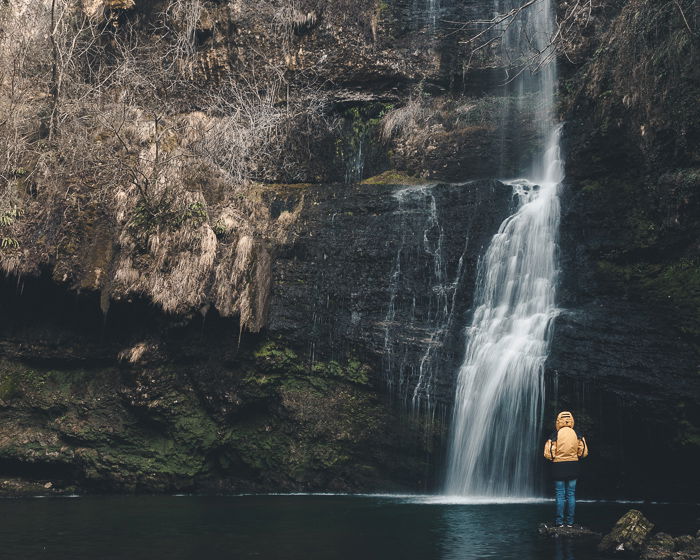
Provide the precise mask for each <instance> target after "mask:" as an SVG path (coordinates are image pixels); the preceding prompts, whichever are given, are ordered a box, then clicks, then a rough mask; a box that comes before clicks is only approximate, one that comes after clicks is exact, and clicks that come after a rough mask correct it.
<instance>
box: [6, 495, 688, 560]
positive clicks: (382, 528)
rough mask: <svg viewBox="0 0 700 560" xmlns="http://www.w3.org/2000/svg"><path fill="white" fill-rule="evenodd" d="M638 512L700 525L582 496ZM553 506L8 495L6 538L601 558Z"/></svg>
mask: <svg viewBox="0 0 700 560" xmlns="http://www.w3.org/2000/svg"><path fill="white" fill-rule="evenodd" d="M474 502H477V503H474ZM631 507H636V508H639V509H641V510H642V511H643V512H644V513H645V514H646V515H647V516H649V517H650V518H651V519H652V520H653V521H655V522H656V523H657V525H658V526H659V530H662V529H665V530H668V531H670V532H672V533H676V534H680V533H681V532H686V533H689V532H691V531H692V532H693V533H694V532H695V530H696V529H697V528H696V527H693V525H694V524H695V523H696V519H697V518H698V515H700V508H699V507H698V506H672V505H644V504H629V503H627V504H621V503H581V504H579V516H578V517H579V520H580V521H581V522H583V523H585V524H587V525H589V526H591V527H592V528H594V529H598V530H601V531H603V530H607V529H609V528H610V527H611V525H612V524H613V522H614V521H615V520H616V519H617V518H618V517H620V516H621V515H622V514H623V513H625V512H626V511H627V510H628V509H630V508H631ZM552 508H553V504H552V503H550V502H533V501H523V502H521V503H511V504H508V503H478V500H465V499H459V498H455V499H443V498H435V497H411V496H403V497H402V496H346V495H262V496H224V497H205V496H181V497H176V496H138V497H134V496H130V497H99V496H95V497H80V498H74V499H68V498H47V499H36V498H33V499H4V500H0V519H2V523H0V539H1V542H2V550H3V553H4V555H5V556H4V557H6V558H16V559H27V560H32V559H34V558H51V559H52V560H62V559H71V560H77V559H100V560H105V559H134V560H140V559H148V560H156V559H157V560H160V559H167V560H185V559H187V560H189V559H196V560H208V559H218V558H231V559H234V558H235V559H239V558H243V559H245V558H256V559H261V560H270V559H286V560H295V559H300V560H301V559H304V560H317V559H318V560H321V559H324V560H325V559H341V560H351V559H352V560H361V559H375V558H376V559H382V560H388V559H401V560H412V559H415V560H418V559H420V560H430V559H440V560H458V559H459V560H469V559H478V558H501V559H516V558H517V559H523V560H527V559H537V560H540V559H553V560H573V559H575V560H597V559H598V558H599V557H598V556H597V555H596V554H595V553H594V548H593V547H592V546H591V544H590V543H585V542H566V541H554V540H551V539H546V538H542V537H540V536H539V535H537V531H536V528H537V524H538V523H540V522H542V521H547V520H549V518H550V517H551V514H552Z"/></svg>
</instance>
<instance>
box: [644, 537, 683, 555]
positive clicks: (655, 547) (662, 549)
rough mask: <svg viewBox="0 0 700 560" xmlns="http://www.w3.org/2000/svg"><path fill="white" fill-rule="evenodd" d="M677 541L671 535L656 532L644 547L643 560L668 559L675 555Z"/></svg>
mask: <svg viewBox="0 0 700 560" xmlns="http://www.w3.org/2000/svg"><path fill="white" fill-rule="evenodd" d="M675 546H676V544H675V542H674V539H673V537H672V536H671V535H668V534H666V533H656V534H655V535H654V536H652V537H651V539H649V542H648V543H647V545H646V547H645V548H644V550H643V552H642V555H641V558H642V560H667V559H670V558H672V557H673V551H674V549H675Z"/></svg>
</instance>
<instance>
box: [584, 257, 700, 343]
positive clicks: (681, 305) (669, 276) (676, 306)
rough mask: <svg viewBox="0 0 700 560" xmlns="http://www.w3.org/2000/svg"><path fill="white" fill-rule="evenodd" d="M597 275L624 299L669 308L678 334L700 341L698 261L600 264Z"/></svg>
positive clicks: (606, 261)
mask: <svg viewBox="0 0 700 560" xmlns="http://www.w3.org/2000/svg"><path fill="white" fill-rule="evenodd" d="M597 272H598V275H599V278H600V280H601V281H603V282H604V283H607V284H608V285H609V286H611V287H612V288H613V289H614V290H615V291H617V292H619V293H621V294H622V295H623V296H625V297H628V298H633V299H636V300H640V301H645V302H648V303H649V304H651V305H658V306H664V307H670V308H672V309H673V315H674V316H675V318H676V323H677V326H678V328H679V329H680V330H681V332H683V333H685V334H687V335H689V336H690V338H691V340H692V339H694V340H695V341H697V340H700V259H697V258H682V259H679V260H676V261H671V262H668V263H647V262H638V263H635V264H629V265H627V264H618V263H615V262H612V261H609V260H602V261H599V262H598V271H597ZM696 344H697V342H696Z"/></svg>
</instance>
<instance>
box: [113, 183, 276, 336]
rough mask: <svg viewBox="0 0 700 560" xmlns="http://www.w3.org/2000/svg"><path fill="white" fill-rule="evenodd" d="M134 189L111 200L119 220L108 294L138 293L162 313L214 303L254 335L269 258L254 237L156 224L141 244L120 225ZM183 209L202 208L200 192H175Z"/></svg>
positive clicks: (261, 319) (262, 314) (263, 312)
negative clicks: (219, 235)
mask: <svg viewBox="0 0 700 560" xmlns="http://www.w3.org/2000/svg"><path fill="white" fill-rule="evenodd" d="M133 191H134V188H133V187H132V188H130V189H123V190H120V191H119V192H118V193H117V196H116V197H115V200H116V206H117V218H118V220H120V221H121V222H122V225H123V227H122V233H121V236H120V238H119V245H120V253H119V258H118V261H117V268H116V272H115V275H114V285H113V287H112V290H113V292H114V293H116V294H118V293H120V292H121V293H123V294H130V293H139V294H143V295H146V296H147V297H149V298H151V299H152V300H153V302H154V303H155V304H157V305H158V306H160V307H161V308H162V309H163V310H164V311H165V312H168V313H175V314H188V313H191V312H192V311H193V310H196V309H200V308H202V307H204V306H206V305H208V304H212V303H213V304H214V306H215V307H216V309H217V310H218V312H219V313H220V314H221V315H222V316H224V317H230V316H234V315H236V314H238V315H239V316H240V322H241V328H245V329H247V330H249V331H251V332H259V331H260V329H262V328H263V326H264V325H265V321H266V318H267V312H268V307H269V294H270V283H271V258H270V254H269V252H268V250H267V248H266V246H265V243H264V242H263V241H262V240H260V239H255V238H254V237H253V236H252V235H240V236H236V235H235V233H234V232H231V233H230V234H229V235H228V236H227V239H226V241H220V240H219V239H217V236H216V234H215V232H214V230H213V229H212V227H211V226H210V225H209V223H206V222H198V221H189V222H184V223H181V224H178V225H177V227H170V228H168V227H165V226H163V225H162V224H158V225H156V226H155V227H154V229H153V230H152V231H149V233H148V235H147V240H146V242H145V244H144V243H143V240H140V239H138V238H137V236H136V235H134V233H133V231H132V230H131V229H130V228H129V227H126V224H128V217H127V216H128V215H129V213H130V211H132V210H133V209H134V207H135V206H136V205H135V204H134V202H133V200H134V199H135V198H136V197H135V196H134V194H135V193H134V192H133ZM181 197H183V198H184V200H183V203H184V204H185V205H186V206H189V205H193V204H198V203H200V204H203V202H204V201H203V200H199V198H200V197H201V194H200V193H189V192H186V191H185V192H183V193H181Z"/></svg>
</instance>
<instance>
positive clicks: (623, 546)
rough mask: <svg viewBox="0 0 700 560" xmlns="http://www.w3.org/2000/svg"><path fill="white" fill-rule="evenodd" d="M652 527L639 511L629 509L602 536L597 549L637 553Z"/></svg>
mask: <svg viewBox="0 0 700 560" xmlns="http://www.w3.org/2000/svg"><path fill="white" fill-rule="evenodd" d="M653 528H654V524H653V523H652V522H651V521H649V520H648V519H647V518H646V517H644V515H643V514H642V512H641V511H639V510H636V509H631V510H629V511H628V512H627V513H626V514H625V515H623V516H622V517H621V518H620V519H618V520H617V523H615V526H614V527H613V529H612V531H610V533H608V534H607V535H605V537H603V540H602V541H601V542H600V544H599V545H598V550H599V551H601V552H607V553H611V554H639V553H640V552H641V551H642V548H643V546H644V542H645V540H646V538H647V536H648V535H649V533H651V530H652V529H653Z"/></svg>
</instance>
